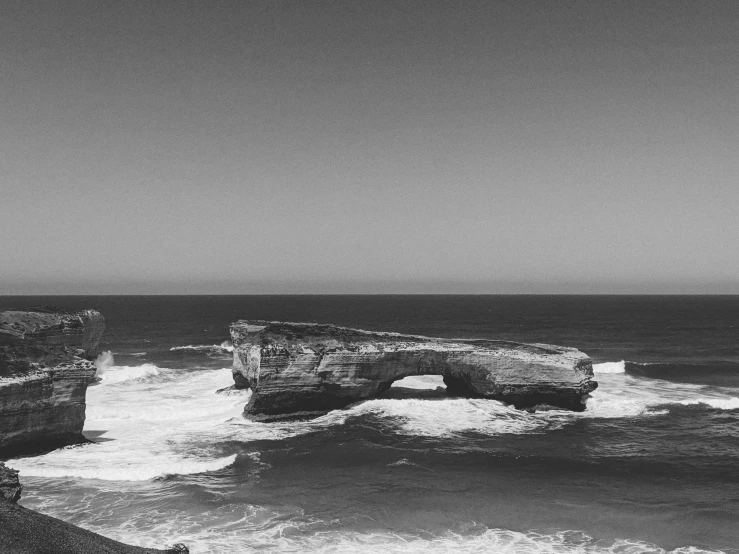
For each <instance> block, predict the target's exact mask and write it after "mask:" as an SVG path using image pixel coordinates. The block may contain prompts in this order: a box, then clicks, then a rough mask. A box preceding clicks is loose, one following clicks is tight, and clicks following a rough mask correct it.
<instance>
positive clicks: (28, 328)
mask: <svg viewBox="0 0 739 554" xmlns="http://www.w3.org/2000/svg"><path fill="white" fill-rule="evenodd" d="M104 330H105V320H104V319H103V316H102V315H100V312H97V311H95V310H83V311H80V312H70V311H67V310H60V309H57V308H52V307H48V306H42V307H33V308H26V309H23V310H9V311H2V312H0V457H7V456H10V455H15V454H18V453H29V452H36V451H42V450H49V449H52V448H56V447H59V446H64V445H68V444H75V443H79V442H84V440H85V439H84V437H83V436H82V427H83V426H84V423H85V395H86V392H87V385H88V384H89V383H90V382H92V380H93V379H94V377H95V366H94V364H93V363H92V362H93V360H94V359H95V357H96V356H97V354H98V345H99V343H100V337H101V336H102V334H103V331H104Z"/></svg>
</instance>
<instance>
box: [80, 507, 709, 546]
mask: <svg viewBox="0 0 739 554" xmlns="http://www.w3.org/2000/svg"><path fill="white" fill-rule="evenodd" d="M245 508H246V509H241V510H236V509H232V510H228V509H224V510H220V511H219V512H218V514H217V515H218V517H219V519H220V521H219V522H218V524H215V525H209V526H204V525H203V520H202V515H200V514H198V516H200V517H197V516H196V517H192V516H190V517H187V516H184V517H183V516H182V514H180V513H177V514H176V516H177V517H174V516H175V514H164V515H165V516H166V515H169V516H170V519H169V520H168V522H163V523H160V524H159V525H156V528H155V529H152V527H153V526H154V525H153V524H152V523H151V522H150V521H149V520H150V518H147V519H146V520H145V519H144V517H145V516H142V519H141V521H139V520H137V521H136V522H135V523H136V524H135V525H127V526H125V527H121V528H110V527H108V528H103V527H98V526H96V525H89V526H87V527H88V528H90V529H91V530H93V531H97V532H101V531H104V532H105V535H106V536H108V537H110V538H113V539H115V540H119V541H122V542H126V543H128V544H132V545H135V546H141V547H148V548H157V547H158V548H161V547H162V544H160V543H158V542H156V541H155V540H152V536H156V535H159V536H170V537H177V539H176V540H177V541H181V542H184V543H186V544H187V545H188V546H189V547H190V550H191V551H192V552H197V553H199V554H224V553H237V552H252V551H255V550H259V551H264V552H296V553H319V554H329V553H336V552H342V553H344V552H346V553H347V554H354V553H367V552H382V553H387V554H416V553H418V554H436V553H439V554H441V553H449V552H455V553H457V552H459V553H462V554H482V553H488V552H494V553H496V554H723V553H722V552H721V551H715V550H705V549H701V548H696V547H692V546H686V547H680V548H676V549H674V550H666V549H664V548H660V547H659V546H656V545H654V544H650V543H647V542H643V541H637V540H629V539H617V540H615V541H604V540H597V539H594V538H593V537H591V536H589V535H588V534H586V533H584V532H582V531H552V532H538V531H529V532H519V531H511V530H508V529H496V528H492V529H491V528H485V527H484V526H480V525H476V524H469V525H468V526H467V527H468V528H469V529H468V530H466V531H461V532H452V531H449V532H446V533H443V534H437V535H434V534H432V533H424V534H423V535H420V534H412V533H407V532H392V531H385V530H383V531H379V530H377V531H366V532H361V531H354V530H337V529H335V528H332V527H335V522H330V523H329V522H324V521H322V520H319V519H309V518H306V517H305V516H304V515H303V513H302V510H299V509H293V510H285V509H284V508H283V509H282V510H279V511H278V510H277V509H275V508H272V507H266V506H253V505H247V506H245ZM210 515H211V517H212V516H213V515H215V514H210ZM154 531H156V532H154Z"/></svg>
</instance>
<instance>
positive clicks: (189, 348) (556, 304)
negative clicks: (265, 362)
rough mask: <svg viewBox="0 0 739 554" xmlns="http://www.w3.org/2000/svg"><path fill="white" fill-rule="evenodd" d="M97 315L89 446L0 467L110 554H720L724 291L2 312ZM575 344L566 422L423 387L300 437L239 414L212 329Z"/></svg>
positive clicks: (226, 346)
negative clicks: (575, 405)
mask: <svg viewBox="0 0 739 554" xmlns="http://www.w3.org/2000/svg"><path fill="white" fill-rule="evenodd" d="M39 304H47V305H54V306H59V307H67V308H96V309H98V310H100V311H101V312H102V313H103V315H104V316H105V318H106V321H107V329H106V333H105V335H104V337H103V342H102V345H101V347H102V350H103V351H105V352H106V354H104V355H103V356H102V357H101V358H100V364H99V365H100V370H99V373H100V377H101V381H100V382H99V383H98V384H95V385H93V386H91V387H90V388H89V389H88V392H87V419H86V424H85V435H86V436H87V438H89V439H90V440H91V441H92V442H91V443H89V444H85V445H81V446H74V447H67V448H63V449H60V450H56V451H53V452H51V453H48V454H45V455H41V456H35V457H25V458H17V459H13V460H10V461H9V462H8V465H9V466H11V467H14V468H16V469H19V470H20V472H21V475H20V476H21V480H22V482H23V483H24V487H25V488H24V493H23V497H22V499H21V504H22V505H24V506H26V507H28V508H32V509H34V510H38V511H40V512H42V513H45V514H48V515H52V516H55V517H58V518H61V519H63V520H65V521H68V522H71V523H73V524H76V525H79V526H81V527H84V528H86V529H90V530H92V531H95V532H97V533H100V534H102V535H105V536H107V537H111V538H113V539H116V540H120V541H123V542H126V543H129V544H134V545H140V546H148V547H159V548H162V547H164V546H166V545H167V544H171V543H174V542H184V543H186V544H187V545H188V546H189V547H190V550H191V552H192V553H193V554H200V553H203V554H204V553H242V552H332V553H351V552H383V553H394V552H412V553H415V552H424V553H436V552H493V553H558V554H570V553H578V554H585V553H587V554H591V553H592V554H600V553H620V554H636V553H650V554H652V553H654V554H656V553H666V552H673V553H685V554H687V553H701V552H725V553H739V297H737V296H118V297H111V296H108V297H94V296H88V297H83V296H76V297H0V309H4V308H11V307H23V306H29V305H39ZM242 318H243V319H246V318H248V319H269V320H283V321H308V322H321V323H334V324H338V325H345V326H349V327H358V328H362V329H367V330H379V331H396V332H400V333H412V334H421V335H428V336H438V337H448V338H455V337H456V338H459V337H463V338H492V339H504V340H513V341H520V342H540V343H550V344H559V345H565V346H573V347H577V348H579V349H580V350H582V351H583V352H585V353H587V354H588V355H590V356H591V357H592V358H593V360H594V363H595V372H596V375H595V377H596V380H597V381H598V382H599V384H600V386H599V388H598V389H597V390H596V391H595V392H594V393H593V394H592V396H591V398H590V399H589V400H588V401H587V409H586V410H585V411H584V412H582V413H574V412H567V411H564V410H559V409H552V410H546V411H538V412H536V413H528V412H525V411H519V410H516V409H514V408H512V407H509V406H507V405H504V404H502V403H500V402H496V401H491V400H480V399H460V398H448V397H447V396H446V394H445V392H444V388H443V383H442V382H441V378H440V377H434V376H426V377H413V378H407V379H405V380H402V381H398V382H396V383H395V384H394V386H393V388H391V389H390V390H389V391H388V392H387V393H385V395H383V397H381V398H377V399H373V400H368V401H365V402H360V403H357V404H354V405H352V406H350V407H348V408H347V409H344V410H337V411H334V412H331V413H329V414H327V415H325V416H323V417H319V418H317V419H314V420H311V421H301V422H280V423H254V422H249V421H246V420H244V419H242V418H241V415H240V414H241V411H242V409H243V406H244V405H245V404H246V402H247V399H248V394H249V393H248V392H247V391H232V392H230V393H218V392H217V391H219V389H223V388H224V387H228V386H229V385H231V384H232V383H233V381H232V378H231V371H230V367H231V359H232V347H231V345H230V342H229V334H228V326H229V324H230V323H231V322H233V321H236V320H238V319H242Z"/></svg>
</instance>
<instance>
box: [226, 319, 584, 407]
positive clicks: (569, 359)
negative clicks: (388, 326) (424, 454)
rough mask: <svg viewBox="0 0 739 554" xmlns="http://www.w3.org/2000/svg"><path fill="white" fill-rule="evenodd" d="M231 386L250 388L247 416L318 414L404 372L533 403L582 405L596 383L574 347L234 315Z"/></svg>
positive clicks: (370, 393) (466, 391)
mask: <svg viewBox="0 0 739 554" xmlns="http://www.w3.org/2000/svg"><path fill="white" fill-rule="evenodd" d="M231 338H232V340H233V345H234V367H233V375H234V382H235V388H250V389H251V390H252V396H251V399H250V400H249V403H248V404H247V406H246V408H245V409H244V413H245V414H246V416H247V417H249V418H250V419H258V420H263V421H264V420H273V419H280V418H282V417H296V416H297V417H300V416H315V415H320V414H322V413H325V412H327V411H329V410H333V409H337V408H342V407H344V406H346V405H348V404H351V403H352V402H355V401H357V400H361V399H365V398H372V397H374V396H377V395H378V394H380V393H382V392H383V391H385V390H387V389H388V388H390V385H391V384H392V383H393V382H394V381H396V380H398V379H402V378H403V377H407V376H409V375H443V377H444V383H445V384H446V386H447V390H448V391H449V392H450V393H452V394H455V395H461V396H470V397H482V398H490V399H494V400H501V401H504V402H508V403H511V404H514V405H516V406H517V407H522V408H523V407H532V406H536V405H538V404H549V405H553V406H559V407H564V408H568V409H571V410H582V409H584V404H583V400H584V398H585V397H586V395H587V394H588V393H590V392H591V391H593V390H594V389H595V388H596V387H597V386H598V384H597V383H596V382H595V381H593V380H592V377H593V367H592V362H591V360H590V358H588V356H586V355H585V354H583V353H582V352H580V351H579V350H576V349H574V348H566V347H562V346H551V345H546V344H520V343H513V342H505V341H495V340H457V339H453V340H450V339H438V338H429V337H421V336H412V335H400V334H397V333H377V332H368V331H361V330H357V329H348V328H345V327H337V326H335V325H321V324H310V323H285V322H276V321H260V320H252V321H249V320H242V321H238V322H236V323H234V324H233V325H231Z"/></svg>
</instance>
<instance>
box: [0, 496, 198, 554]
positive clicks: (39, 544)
mask: <svg viewBox="0 0 739 554" xmlns="http://www.w3.org/2000/svg"><path fill="white" fill-rule="evenodd" d="M52 552H53V553H54V554H186V553H187V552H188V550H187V548H186V547H182V546H180V547H172V548H170V549H169V550H156V549H152V548H141V547H138V546H130V545H127V544H124V543H122V542H118V541H114V540H113V539H109V538H107V537H103V536H102V535H98V534H97V533H93V532H92V531H87V530H86V529H82V528H81V527H77V526H75V525H72V524H70V523H66V522H64V521H62V520H60V519H56V518H55V517H50V516H45V515H43V514H39V513H38V512H34V511H33V510H29V509H27V508H24V507H23V506H19V505H18V504H14V503H12V502H8V501H7V500H0V553H2V554H5V553H8V554H11V553H12V554H49V553H52Z"/></svg>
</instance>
